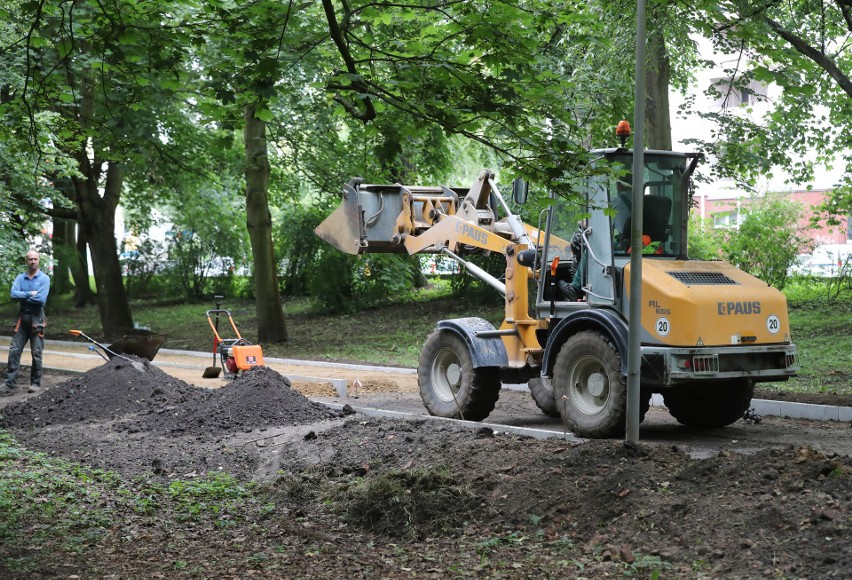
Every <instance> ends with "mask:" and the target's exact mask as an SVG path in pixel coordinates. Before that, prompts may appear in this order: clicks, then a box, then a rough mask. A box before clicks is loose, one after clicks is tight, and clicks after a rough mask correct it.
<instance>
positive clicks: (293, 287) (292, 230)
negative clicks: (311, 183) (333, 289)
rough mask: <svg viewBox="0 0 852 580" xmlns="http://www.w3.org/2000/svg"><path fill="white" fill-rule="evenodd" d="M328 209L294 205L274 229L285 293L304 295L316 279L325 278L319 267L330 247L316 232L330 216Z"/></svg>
mask: <svg viewBox="0 0 852 580" xmlns="http://www.w3.org/2000/svg"><path fill="white" fill-rule="evenodd" d="M327 213H328V212H327V211H326V210H325V208H322V207H319V206H305V205H301V204H291V205H289V206H288V207H287V208H286V209H285V210H284V212H283V215H282V216H281V218H280V220H279V221H278V223H277V227H276V228H275V238H274V239H275V241H276V245H275V255H276V256H277V258H278V260H279V262H280V263H281V273H280V275H279V279H278V281H279V283H280V285H281V291H282V294H284V295H286V296H304V295H306V294H307V293H308V288H309V285H310V280H311V278H313V277H320V278H322V277H324V276H325V273H324V271H323V270H322V269H321V268H320V267H319V259H320V254H321V251H322V250H327V249H328V246H327V244H326V243H325V242H324V241H323V240H322V239H320V238H319V237H318V236H317V235H316V234H315V233H314V228H316V227H317V226H318V225H319V224H320V222H322V220H323V219H325V217H326V215H327Z"/></svg>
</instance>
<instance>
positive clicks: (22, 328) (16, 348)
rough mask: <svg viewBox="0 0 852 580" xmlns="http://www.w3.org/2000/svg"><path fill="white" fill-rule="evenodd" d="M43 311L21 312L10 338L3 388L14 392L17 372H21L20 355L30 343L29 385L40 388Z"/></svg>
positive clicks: (42, 350)
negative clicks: (35, 312) (31, 359)
mask: <svg viewBox="0 0 852 580" xmlns="http://www.w3.org/2000/svg"><path fill="white" fill-rule="evenodd" d="M44 324H45V319H44V311H42V312H41V313H38V314H31V313H29V312H22V313H21V317H20V318H19V319H18V325H17V326H16V327H15V334H14V336H12V344H11V345H10V346H9V363H8V365H7V366H6V380H5V387H6V389H8V390H14V388H15V381H16V380H17V378H18V372H20V370H21V353H22V352H23V351H24V345H26V344H27V341H29V342H30V353H31V354H32V357H33V366H32V370H31V371H30V385H33V386H36V387H40V386H41V374H42V367H43V365H42V353H43V352H44Z"/></svg>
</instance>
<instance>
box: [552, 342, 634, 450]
mask: <svg viewBox="0 0 852 580" xmlns="http://www.w3.org/2000/svg"><path fill="white" fill-rule="evenodd" d="M553 392H554V396H555V403H556V407H557V409H559V413H560V414H561V415H562V420H563V421H565V423H566V425H567V426H568V428H569V429H570V430H571V431H572V432H573V433H575V434H576V435H579V436H580V437H592V438H603V437H617V436H621V435H623V434H624V430H625V420H626V412H627V381H626V380H625V377H624V376H623V374H622V372H621V358H620V357H619V356H618V351H617V350H616V348H615V346H614V345H613V344H612V343H611V342H610V341H609V340H608V339H607V338H606V337H605V336H603V335H602V334H600V333H599V332H594V331H585V332H580V333H577V334H575V335H574V336H572V337H571V338H569V339H568V340H567V341H565V344H563V345H562V349H560V351H559V354H558V355H557V356H556V363H555V366H554V368H553ZM646 400H647V399H646ZM643 408H645V409H647V407H645V406H644V405H643Z"/></svg>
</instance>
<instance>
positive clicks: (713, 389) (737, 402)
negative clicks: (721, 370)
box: [663, 379, 754, 429]
mask: <svg viewBox="0 0 852 580" xmlns="http://www.w3.org/2000/svg"><path fill="white" fill-rule="evenodd" d="M753 395H754V381H752V380H751V379H731V380H719V381H710V382H707V383H697V384H691V385H685V386H681V387H674V388H672V389H668V390H667V391H665V392H664V393H663V400H664V401H665V403H666V407H668V408H669V413H670V414H671V416H672V417H674V418H675V419H677V422H678V423H682V424H684V425H686V426H688V427H695V428H697V429H712V428H715V427H724V426H726V425H730V424H731V423H734V422H736V421H737V420H738V419H742V417H743V414H744V413H745V412H746V411H747V410H748V406H749V405H750V404H751V398H752V396H753Z"/></svg>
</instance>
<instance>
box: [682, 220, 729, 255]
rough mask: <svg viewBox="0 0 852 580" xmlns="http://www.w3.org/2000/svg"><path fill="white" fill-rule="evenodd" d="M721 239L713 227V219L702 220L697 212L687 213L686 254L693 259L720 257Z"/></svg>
mask: <svg viewBox="0 0 852 580" xmlns="http://www.w3.org/2000/svg"><path fill="white" fill-rule="evenodd" d="M720 250H721V240H720V236H719V234H718V232H717V231H716V230H714V229H713V220H712V219H709V218H706V219H704V220H702V219H701V217H700V216H699V215H698V213H697V212H695V211H692V212H690V213H689V231H688V239H687V254H688V255H689V257H690V258H691V259H693V260H718V259H719V258H720V257H721V251H720Z"/></svg>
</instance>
